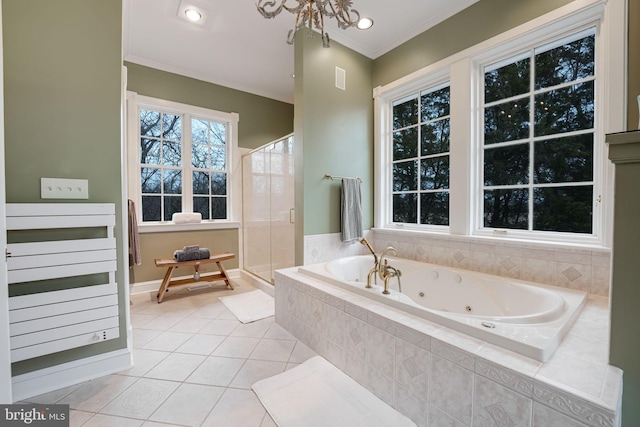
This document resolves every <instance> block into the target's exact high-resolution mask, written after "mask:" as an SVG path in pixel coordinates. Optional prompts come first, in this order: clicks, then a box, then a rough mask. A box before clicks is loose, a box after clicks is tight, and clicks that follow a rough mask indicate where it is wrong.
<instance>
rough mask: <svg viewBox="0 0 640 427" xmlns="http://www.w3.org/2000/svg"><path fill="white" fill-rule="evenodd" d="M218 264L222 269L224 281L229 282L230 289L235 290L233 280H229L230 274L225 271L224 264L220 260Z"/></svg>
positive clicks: (219, 268)
mask: <svg viewBox="0 0 640 427" xmlns="http://www.w3.org/2000/svg"><path fill="white" fill-rule="evenodd" d="M216 265H217V266H218V270H220V273H221V274H222V278H223V280H224V283H226V284H227V286H228V287H229V289H231V290H233V285H232V284H231V281H230V280H229V276H227V272H226V271H225V269H224V267H223V266H222V264H221V263H220V262H216Z"/></svg>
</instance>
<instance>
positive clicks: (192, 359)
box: [144, 353, 206, 381]
mask: <svg viewBox="0 0 640 427" xmlns="http://www.w3.org/2000/svg"><path fill="white" fill-rule="evenodd" d="M205 358H206V356H201V355H197V354H183V353H171V354H170V355H169V356H167V357H166V358H164V359H163V360H162V361H161V362H160V363H158V364H157V365H156V366H155V367H154V368H153V369H151V370H150V371H149V372H147V373H146V374H145V375H144V376H145V377H146V378H157V379H160V380H169V381H184V380H186V379H187V377H189V375H191V373H192V372H193V371H194V370H195V369H196V368H197V367H198V366H200V364H201V363H202V362H203V361H204V359H205Z"/></svg>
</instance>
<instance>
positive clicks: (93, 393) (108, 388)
mask: <svg viewBox="0 0 640 427" xmlns="http://www.w3.org/2000/svg"><path fill="white" fill-rule="evenodd" d="M136 381H137V378H135V377H126V376H123V375H109V376H106V377H101V378H96V379H95V380H92V381H89V382H86V383H84V384H83V385H82V386H81V387H79V388H78V389H76V390H75V391H73V392H72V393H70V394H68V395H67V396H65V397H64V398H63V399H61V400H60V401H58V403H61V404H67V405H69V408H70V409H78V410H81V411H88V412H98V411H100V410H101V409H102V408H103V407H104V406H105V405H107V404H108V403H109V402H111V401H112V400H113V399H114V398H115V397H116V396H118V395H119V394H120V393H122V392H123V391H125V390H126V389H127V388H128V387H130V386H131V385H132V384H133V383H135V382H136Z"/></svg>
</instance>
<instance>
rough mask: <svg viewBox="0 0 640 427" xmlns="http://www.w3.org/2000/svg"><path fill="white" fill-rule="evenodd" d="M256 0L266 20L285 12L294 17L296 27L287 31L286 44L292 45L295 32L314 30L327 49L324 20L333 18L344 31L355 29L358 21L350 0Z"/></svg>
mask: <svg viewBox="0 0 640 427" xmlns="http://www.w3.org/2000/svg"><path fill="white" fill-rule="evenodd" d="M279 1H280V4H279V5H278V4H277V0H258V4H257V7H258V12H260V14H261V15H262V16H264V17H265V18H267V19H271V18H275V17H276V16H277V15H279V14H280V12H282V10H283V9H284V10H286V11H287V12H289V13H292V14H294V15H296V25H295V27H294V28H293V29H291V30H289V34H288V35H287V43H289V44H293V41H294V38H295V34H296V31H297V30H298V29H300V28H302V27H308V28H309V31H312V30H313V29H314V28H315V29H316V30H318V31H319V32H320V34H321V35H322V46H324V47H329V35H328V34H327V33H326V32H325V31H324V18H325V17H327V18H335V19H336V21H338V27H339V28H341V29H346V28H349V27H355V26H356V25H357V24H358V21H359V20H360V13H359V12H358V11H357V10H355V9H352V6H353V1H352V0H279Z"/></svg>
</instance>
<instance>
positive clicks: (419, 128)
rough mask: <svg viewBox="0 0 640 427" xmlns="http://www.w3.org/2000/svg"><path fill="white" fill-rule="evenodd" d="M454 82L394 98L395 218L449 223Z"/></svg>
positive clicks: (393, 179)
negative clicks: (450, 150)
mask: <svg viewBox="0 0 640 427" xmlns="http://www.w3.org/2000/svg"><path fill="white" fill-rule="evenodd" d="M449 97H450V94H449V84H448V83H447V84H446V85H442V86H439V87H435V88H430V89H426V90H423V91H421V92H420V93H418V94H415V95H412V96H410V97H405V98H403V99H400V100H396V101H394V102H392V105H393V117H392V120H393V134H392V139H393V142H392V144H391V145H392V147H391V149H392V156H391V157H392V162H391V168H392V171H391V175H392V194H393V196H392V204H393V206H392V212H393V215H392V216H393V222H395V223H404V224H427V225H449V129H450V120H449Z"/></svg>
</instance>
